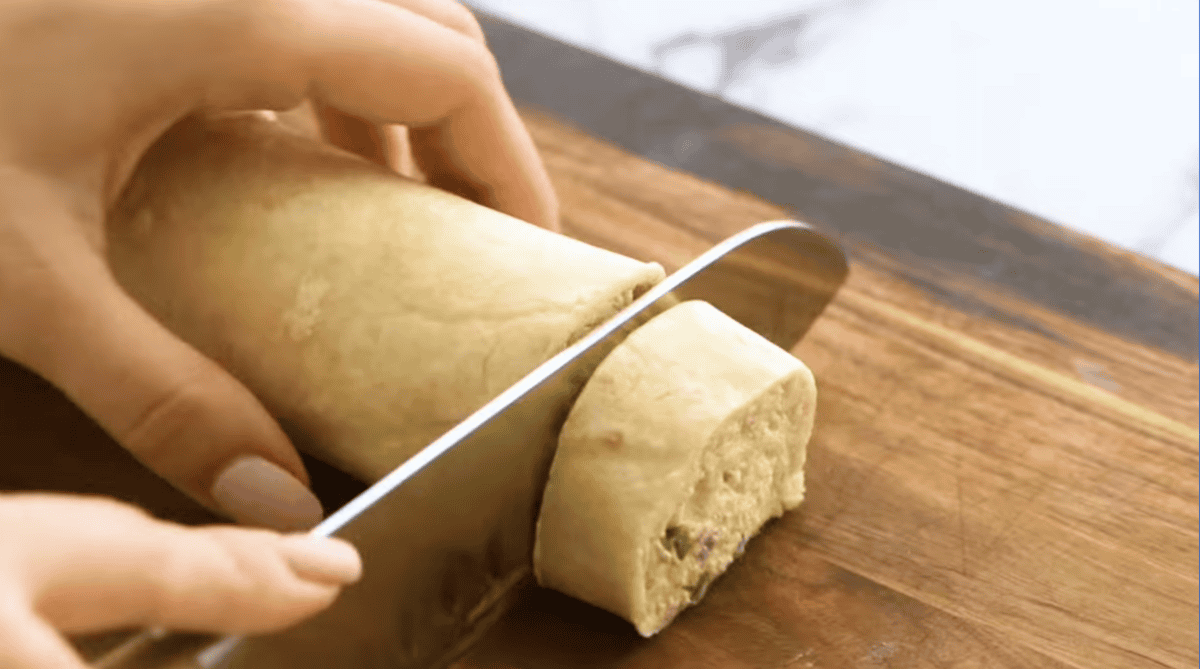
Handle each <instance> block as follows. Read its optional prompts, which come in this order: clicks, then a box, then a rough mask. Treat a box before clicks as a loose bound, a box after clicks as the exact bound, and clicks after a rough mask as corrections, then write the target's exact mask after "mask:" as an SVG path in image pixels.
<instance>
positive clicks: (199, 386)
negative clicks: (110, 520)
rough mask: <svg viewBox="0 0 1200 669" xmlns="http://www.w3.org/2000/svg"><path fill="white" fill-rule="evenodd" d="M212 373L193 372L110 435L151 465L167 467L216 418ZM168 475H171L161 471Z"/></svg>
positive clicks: (156, 397)
mask: <svg viewBox="0 0 1200 669" xmlns="http://www.w3.org/2000/svg"><path fill="white" fill-rule="evenodd" d="M213 386H214V378H213V375H212V374H211V373H206V372H196V373H194V374H192V375H190V376H188V377H185V378H184V379H183V380H181V381H178V382H176V383H174V384H173V385H171V386H170V387H169V388H167V389H166V390H164V391H161V392H160V393H159V394H158V395H157V396H155V397H154V398H153V399H151V400H150V401H149V402H147V403H146V404H145V405H143V409H142V411H141V412H140V413H139V414H138V415H136V416H134V417H133V419H132V420H131V421H130V422H129V423H128V424H127V425H126V426H125V427H124V428H123V429H118V430H117V433H116V434H114V435H113V436H114V437H115V438H116V439H117V441H119V442H120V443H122V444H124V445H125V447H126V448H128V449H129V450H130V451H132V452H133V453H134V454H135V455H136V456H137V457H138V458H139V459H141V460H143V461H144V462H146V463H147V464H150V465H151V466H155V467H156V468H159V469H160V471H162V469H164V468H169V466H170V464H171V463H170V461H171V456H173V455H177V454H179V453H184V452H186V451H187V450H190V451H192V452H200V451H201V449H198V448H191V449H188V448H186V447H187V446H195V444H188V443H186V442H194V441H196V439H197V438H198V437H200V438H203V437H201V435H204V433H205V430H206V428H207V427H208V426H209V425H210V424H211V423H212V421H213V419H215V417H216V416H217V415H218V411H219V400H218V399H217V398H216V397H214V395H215V393H214V388H213ZM162 473H167V474H169V473H170V472H162Z"/></svg>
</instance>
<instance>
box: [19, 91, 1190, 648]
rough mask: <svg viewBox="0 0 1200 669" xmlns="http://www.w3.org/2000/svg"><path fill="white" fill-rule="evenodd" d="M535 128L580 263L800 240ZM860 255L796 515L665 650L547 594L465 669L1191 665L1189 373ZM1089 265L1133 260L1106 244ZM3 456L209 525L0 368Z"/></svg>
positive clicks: (24, 481) (772, 532)
mask: <svg viewBox="0 0 1200 669" xmlns="http://www.w3.org/2000/svg"><path fill="white" fill-rule="evenodd" d="M527 120H528V121H529V123H530V126H531V128H532V130H533V131H534V134H535V138H536V140H537V142H538V144H539V147H540V148H541V150H542V152H543V155H544V156H545V157H546V160H547V162H548V165H549V167H550V170H551V173H552V175H553V178H554V180H555V184H556V187H557V188H558V191H559V194H560V197H561V198H562V201H563V209H564V219H565V220H564V224H565V228H566V231H567V232H568V233H569V234H571V235H573V236H576V237H578V238H580V239H583V240H585V241H589V242H591V243H594V244H597V245H599V246H604V247H606V248H610V249H613V250H616V251H619V252H622V253H625V254H627V255H631V256H634V257H637V258H640V259H644V260H655V261H659V262H662V263H663V264H664V265H665V266H667V267H668V268H675V267H678V266H679V265H681V264H683V263H684V262H686V261H688V260H690V259H691V258H693V257H694V256H695V255H697V254H698V253H700V252H701V251H703V250H705V249H707V248H708V247H709V246H711V245H712V244H713V243H714V242H715V241H718V240H719V239H722V238H724V237H726V236H728V235H730V234H732V233H734V232H736V231H738V230H740V229H742V228H745V227H746V226H748V225H751V224H753V223H757V222H760V221H762V220H768V219H774V218H780V217H786V214H785V212H783V211H782V210H781V209H780V208H778V207H776V206H774V205H772V204H769V203H767V202H764V201H762V200H760V199H757V198H756V197H754V196H752V195H749V194H747V193H740V192H734V191H731V190H729V189H727V188H725V187H722V186H719V185H716V184H713V183H709V182H705V181H703V180H701V179H698V178H696V177H693V176H689V175H687V174H683V173H680V172H676V171H673V170H669V169H666V168H664V167H662V166H661V165H656V164H654V163H651V162H649V161H647V160H644V159H642V158H639V157H636V156H633V155H630V154H628V153H626V152H625V151H623V150H620V149H617V148H615V147H613V146H611V145H609V144H606V143H604V142H600V141H597V140H595V139H593V138H591V137H589V136H588V135H587V134H585V133H582V132H579V131H576V130H574V129H572V128H570V127H567V126H565V125H563V124H561V123H559V122H557V121H554V120H552V119H550V118H548V117H545V116H540V115H537V114H533V113H530V114H527ZM830 232H831V234H835V235H836V231H835V230H830ZM843 241H845V242H846V244H847V246H848V248H849V250H850V251H851V254H852V256H853V263H852V264H853V268H852V271H851V276H850V279H849V281H848V283H847V285H846V286H844V287H843V289H842V291H841V293H840V294H839V295H838V297H837V298H836V299H835V301H834V302H833V304H832V305H831V306H830V307H829V308H828V309H827V311H826V313H825V314H824V315H823V316H822V318H821V320H820V321H819V322H818V324H817V325H816V326H815V327H814V329H813V330H812V331H811V332H810V334H809V335H808V336H807V337H806V339H805V340H804V342H803V343H802V344H801V345H800V346H799V347H798V348H797V350H796V353H797V355H799V356H800V357H801V358H803V359H804V360H805V361H806V362H807V363H808V364H809V366H810V367H811V368H812V369H813V370H814V372H815V373H816V375H817V379H818V384H819V387H820V393H821V394H820V404H819V410H818V423H817V428H816V432H815V436H814V439H813V443H812V445H811V446H810V456H809V457H810V461H809V468H808V471H809V497H808V499H807V500H806V502H805V504H804V505H803V506H802V507H801V509H800V511H799V512H797V513H791V514H788V515H786V516H785V517H784V518H782V519H780V520H778V521H776V522H774V523H772V524H771V525H770V526H769V527H768V529H767V530H766V531H765V532H764V533H763V534H762V535H761V536H760V537H758V538H757V539H756V540H755V541H753V542H752V543H751V544H750V545H749V547H748V550H747V553H746V556H745V558H744V559H743V560H742V561H740V562H739V563H737V564H736V565H735V566H734V568H733V569H732V570H731V571H730V572H729V573H728V574H727V575H726V576H725V577H723V578H721V579H720V580H718V582H717V583H716V584H715V585H714V586H713V588H712V590H710V593H709V595H708V597H707V598H706V599H705V600H704V602H702V603H701V605H699V606H698V607H696V608H695V609H693V610H690V611H689V612H687V613H686V614H685V615H684V616H683V617H681V619H680V620H678V621H677V623H676V624H674V625H672V626H671V627H670V628H668V629H667V630H666V631H665V632H664V633H662V634H661V635H659V636H658V637H655V638H653V639H650V640H643V639H640V638H639V637H637V636H636V634H634V633H633V632H632V629H631V628H630V627H629V626H627V625H625V624H624V623H622V622H621V621H619V620H616V619H614V618H613V617H612V616H609V615H607V614H604V613H602V612H599V611H597V610H595V609H593V608H591V607H588V606H586V605H583V604H581V603H578V602H574V601H572V600H569V599H567V598H565V597H562V596H559V595H556V594H555V593H551V592H547V591H543V590H538V589H532V590H531V591H530V592H529V593H528V594H527V596H526V598H525V600H524V601H523V602H522V603H521V604H520V605H519V606H518V608H517V609H516V610H514V611H513V612H512V614H510V615H509V616H508V617H507V618H506V619H505V620H504V621H503V622H502V623H501V624H500V625H499V626H498V627H497V628H496V629H495V630H493V632H492V634H490V635H489V636H488V637H487V638H486V639H485V640H484V642H483V643H482V644H481V645H480V646H479V647H478V648H477V649H476V651H475V652H474V653H473V655H472V656H470V657H469V658H467V659H465V660H463V661H462V662H460V664H459V665H458V666H459V667H460V669H481V668H484V667H505V668H508V669H549V668H552V667H554V668H557V667H597V668H598V667H735V668H736V667H747V668H749V667H779V668H787V669H799V668H803V667H813V668H815V667H821V668H824V669H831V668H832V669H840V668H843V667H845V668H849V667H871V666H887V667H906V668H907V667H950V666H954V667H960V666H962V667H989V668H991V667H995V668H1005V669H1008V668H1014V669H1015V668H1025V667H1029V668H1033V667H1050V668H1052V669H1058V668H1065V667H1074V668H1079V669H1097V668H1100V669H1103V668H1117V667H1172V668H1174V667H1189V666H1191V667H1194V666H1195V665H1196V662H1197V659H1198V658H1197V639H1196V626H1197V613H1196V611H1197V567H1198V564H1197V433H1196V422H1197V391H1196V385H1197V366H1196V364H1195V362H1194V358H1193V359H1185V357H1182V356H1179V355H1175V354H1173V353H1171V352H1170V351H1169V350H1164V349H1158V348H1147V347H1144V346H1143V345H1141V344H1138V343H1134V341H1132V340H1131V339H1129V338H1128V337H1126V336H1123V335H1117V334H1113V333H1112V332H1111V331H1108V330H1106V329H1102V328H1098V327H1097V326H1096V325H1095V323H1094V322H1093V321H1087V320H1080V319H1076V318H1074V317H1072V316H1071V315H1068V314H1065V313H1063V312H1062V311H1060V310H1056V309H1053V308H1050V307H1047V306H1046V305H1045V304H1043V303H1040V302H1037V301H1035V300H1030V299H1029V298H1028V296H1027V295H1024V294H1021V293H1020V292H1017V291H1013V290H1010V289H1009V288H1007V287H1006V286H1005V285H1004V284H1002V283H1001V284H997V283H995V282H991V281H988V280H986V279H985V278H981V277H980V276H978V275H977V274H974V273H972V272H970V271H964V272H954V271H949V270H947V269H946V268H944V267H930V266H928V265H925V264H923V263H920V262H914V261H913V259H912V257H911V256H907V255H905V254H901V253H890V252H888V251H887V250H886V249H881V248H880V247H879V246H877V245H870V244H863V243H860V242H859V241H855V240H854V239H852V238H849V237H844V238H843ZM1088 252H1089V253H1094V254H1102V255H1103V254H1106V253H1107V254H1109V255H1106V256H1104V258H1103V260H1104V262H1105V263H1110V264H1113V265H1114V266H1124V265H1127V264H1129V263H1131V262H1133V261H1132V260H1130V259H1129V258H1127V257H1126V256H1125V255H1123V254H1122V253H1120V252H1116V251H1111V253H1110V251H1109V250H1107V249H1106V247H1103V246H1102V245H1099V244H1098V243H1092V244H1091V245H1090V246H1089V248H1088ZM1138 262H1139V263H1140V264H1139V265H1138V268H1137V271H1139V272H1142V273H1143V274H1146V273H1149V274H1154V273H1156V272H1157V273H1158V274H1159V275H1161V281H1162V283H1163V285H1164V286H1167V285H1169V286H1170V290H1175V291H1177V290H1190V291H1192V293H1193V294H1194V293H1195V283H1194V282H1191V283H1189V282H1188V281H1185V280H1181V279H1180V278H1179V277H1178V275H1177V274H1175V273H1173V272H1171V271H1170V270H1167V269H1165V268H1162V267H1161V266H1157V265H1155V264H1153V263H1144V262H1142V261H1138ZM1164 290H1165V289H1164ZM964 294H969V295H971V297H972V299H971V300H969V301H966V302H964V301H963V300H961V299H958V298H957V297H955V296H961V295H964ZM939 295H941V296H946V297H945V299H941V298H939ZM0 439H3V441H5V442H7V443H9V444H11V445H12V446H11V447H10V448H9V449H7V450H6V454H5V465H4V467H2V468H0V489H30V488H38V489H60V490H75V491H86V492H93V493H104V494H114V495H117V496H121V497H123V498H125V499H129V500H131V501H135V502H137V503H139V504H141V505H143V506H145V507H147V508H149V509H151V510H152V511H154V512H156V513H158V514H159V515H162V516H164V517H169V518H174V519H178V520H181V521H184V522H204V521H206V520H209V519H211V516H208V515H207V514H206V513H205V512H203V511H202V510H200V509H199V508H198V507H196V506H195V505H194V504H193V503H191V502H190V501H188V500H187V499H186V498H184V497H182V496H181V495H179V494H178V493H176V492H174V491H173V490H171V489H170V488H169V487H168V486H166V484H165V483H163V482H161V481H159V480H158V479H157V478H155V477H154V476H153V475H151V474H149V473H147V472H146V471H145V470H144V469H142V468H140V467H139V466H138V465H137V464H136V462H134V461H133V460H132V458H129V457H128V456H127V455H125V454H124V453H123V452H122V451H120V450H119V449H118V448H117V447H116V446H115V445H113V444H112V443H111V441H109V440H107V438H106V437H104V435H103V434H102V433H101V432H100V431H99V430H98V428H96V427H95V426H94V425H93V424H92V423H91V422H90V421H88V420H86V419H85V418H84V417H83V416H82V415H81V414H80V413H79V412H78V411H77V410H75V409H74V408H73V407H71V406H70V405H69V404H68V403H66V401H65V400H64V399H63V398H62V397H61V396H59V395H58V394H57V393H56V392H55V391H53V389H51V388H49V387H48V386H47V385H46V384H44V383H42V382H41V381H39V380H37V379H36V378H34V377H32V375H30V374H28V373H27V372H25V371H23V370H20V369H19V368H17V367H16V366H15V365H11V364H9V363H3V362H0Z"/></svg>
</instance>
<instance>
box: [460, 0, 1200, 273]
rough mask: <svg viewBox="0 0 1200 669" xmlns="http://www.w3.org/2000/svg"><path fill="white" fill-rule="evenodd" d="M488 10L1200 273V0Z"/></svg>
mask: <svg viewBox="0 0 1200 669" xmlns="http://www.w3.org/2000/svg"><path fill="white" fill-rule="evenodd" d="M469 4H470V5H471V6H472V7H474V8H476V9H478V10H482V11H484V12H486V13H488V14H491V15H494V16H497V17H500V18H503V19H505V20H509V21H512V22H514V23H516V24H518V25H521V26H524V27H526V28H529V29H531V30H534V31H537V32H540V33H542V34H544V35H547V36H549V37H553V38H555V39H558V40H561V41H563V42H566V43H569V44H572V45H574V46H577V47H579V48H582V49H585V50H588V51H592V52H595V53H598V54H600V55H603V56H606V57H608V58H612V59H613V60H616V61H618V62H621V63H623V64H625V65H628V66H631V67H634V68H637V69H640V70H643V71H646V72H652V73H655V74H658V75H659V76H662V77H664V78H666V79H669V80H672V81H675V82H677V83H680V84H683V85H685V86H687V87H689V88H692V89H694V90H698V91H702V92H704V93H706V94H709V95H712V96H715V97H719V98H721V99H723V100H725V101H727V102H729V103H732V104H734V105H737V106H741V107H744V108H746V109H749V110H752V111H755V112H758V113H761V114H763V115H765V116H768V117H771V118H774V119H777V120H779V121H782V122H784V123H786V124H788V125H791V126H794V127H797V128H800V129H803V130H806V131H809V132H813V133H816V134H818V135H822V136H824V137H827V138H829V139H831V140H833V141H836V142H839V143H843V144H846V145H849V146H852V147H855V148H858V149H860V150H863V151H865V152H867V153H870V154H872V155H875V156H878V157H881V158H884V159H886V160H889V161H891V162H894V163H897V164H899V165H902V166H904V167H906V168H908V169H911V170H914V171H918V172H923V173H925V174H928V175H930V176H933V177H935V178H937V179H939V180H942V181H945V182H948V183H950V184H954V185H957V186H960V187H963V188H966V189H968V190H970V191H973V192H975V193H978V194H980V195H984V196H986V197H988V198H992V199H995V200H997V201H999V202H1002V203H1004V204H1006V205H1010V206H1012V207H1016V208H1019V209H1022V210H1024V211H1027V212H1030V213H1032V214H1034V215H1036V216H1039V217H1041V218H1044V219H1047V220H1050V221H1053V222H1055V223H1058V224H1060V225H1063V226H1065V227H1067V228H1071V229H1074V230H1077V231H1081V232H1085V233H1087V234H1090V235H1092V236H1094V237H1097V238H1099V239H1102V240H1105V241H1107V242H1110V243H1113V244H1115V245H1118V246H1120V247H1123V248H1126V249H1130V250H1133V251H1136V252H1139V253H1142V254H1144V255H1147V256H1152V257H1156V258H1158V259H1160V260H1162V261H1164V262H1166V263H1169V264H1171V265H1174V266H1176V267H1179V268H1181V269H1183V270H1185V271H1188V272H1190V273H1192V274H1196V273H1197V262H1198V261H1197V245H1198V242H1197V205H1198V200H1200V198H1198V188H1200V186H1198V173H1200V166H1198V163H1197V149H1198V146H1200V131H1198V127H1200V106H1198V102H1197V100H1198V99H1200V84H1198V77H1200V74H1198V72H1200V68H1198V65H1197V63H1198V51H1200V46H1198V39H1200V38H1198V35H1200V30H1198V27H1197V26H1198V24H1200V7H1198V4H1197V3H1196V2H1194V1H1192V0H1172V1H1167V0H1161V1H1151V0H1144V1H1139V2H1127V1H1120V0H1049V1H1047V0H1010V1H1009V2H1006V3H982V2H961V0H824V1H819V0H739V1H738V2H731V1H729V0H604V1H601V0H472V1H471V2H470V3H469Z"/></svg>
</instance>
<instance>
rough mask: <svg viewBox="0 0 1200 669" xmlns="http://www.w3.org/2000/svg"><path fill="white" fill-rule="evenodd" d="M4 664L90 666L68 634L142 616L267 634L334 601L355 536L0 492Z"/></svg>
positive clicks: (196, 628) (351, 567)
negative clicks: (166, 517)
mask: <svg viewBox="0 0 1200 669" xmlns="http://www.w3.org/2000/svg"><path fill="white" fill-rule="evenodd" d="M0 536H3V537H4V541H3V542H0V667H4V668H5V669H42V668H44V667H55V668H56V669H84V667H85V665H84V663H83V660H82V659H80V658H79V656H78V655H77V654H76V653H75V652H74V650H72V649H71V647H70V646H69V645H68V644H67V642H66V641H65V640H64V638H63V637H62V636H61V635H62V634H84V633H90V632H99V631H104V630H111V629H123V628H129V627H134V626H139V627H145V626H149V627H163V628H167V629H172V630H178V631H188V632H219V633H229V634H261V633H266V632H271V631H275V630H278V629H282V628H284V627H287V626H289V625H292V624H294V623H296V622H298V621H300V620H302V619H303V618H306V617H308V616H310V615H312V614H314V613H316V612H317V611H319V610H321V609H323V608H325V607H326V606H328V605H329V604H330V603H331V602H332V601H333V600H334V598H335V597H336V596H337V594H338V592H339V590H340V589H341V587H342V586H343V585H346V584H349V583H352V582H354V581H356V580H358V577H359V575H360V572H361V569H362V565H361V563H360V562H359V558H358V554H357V553H356V552H355V551H354V548H353V547H351V546H350V544H348V543H346V542H344V541H341V540H337V539H320V538H316V537H310V536H307V535H280V534H276V533H275V532H271V531H269V530H258V529H249V528H239V527H219V526H216V527H206V528H189V527H184V526H182V525H174V524H171V523H165V522H162V521H158V520H155V519H153V518H151V517H150V516H148V515H146V514H145V513H143V512H142V511H140V510H139V509H137V508H136V507H132V506H129V505H126V504H122V503H118V502H115V501H112V500H107V499H104V498H87V497H71V496H66V495H35V494H21V495H0Z"/></svg>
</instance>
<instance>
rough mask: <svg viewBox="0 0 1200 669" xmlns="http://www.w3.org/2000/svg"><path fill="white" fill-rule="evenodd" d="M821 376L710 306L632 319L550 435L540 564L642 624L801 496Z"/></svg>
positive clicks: (550, 582)
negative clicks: (637, 322) (552, 447)
mask: <svg viewBox="0 0 1200 669" xmlns="http://www.w3.org/2000/svg"><path fill="white" fill-rule="evenodd" d="M815 406H816V385H815V383H814V380H813V376H812V373H811V372H809V370H808V368H807V367H805V366H804V364H803V363H801V362H800V361H799V360H797V359H796V358H795V357H793V356H792V355H790V354H789V353H787V352H786V351H784V350H782V349H780V348H778V347H777V346H775V345H774V344H772V343H770V342H769V341H767V340H766V339H763V338H762V337H760V336H759V335H757V334H756V333H754V332H753V331H751V330H749V329H748V328H746V327H744V326H742V325H741V324H739V323H738V322H736V321H734V320H733V319H731V318H729V317H728V316H726V315H724V314H723V313H721V312H720V311H718V310H717V309H715V308H714V307H712V306H711V305H709V304H707V303H705V302H697V301H692V302H685V303H683V304H681V305H679V306H676V307H673V308H671V309H670V310H668V311H666V312H665V313H663V314H661V315H659V316H657V317H655V318H654V319H652V320H651V321H649V322H648V323H647V324H645V325H643V326H642V327H641V328H639V329H638V330H636V331H634V332H633V333H632V334H631V335H630V336H629V337H628V338H627V339H626V340H625V341H624V342H623V343H621V344H620V345H619V346H618V347H617V348H616V349H614V350H613V352H612V353H610V354H609V356H608V357H607V358H605V360H604V361H603V362H602V363H601V364H600V366H599V368H598V369H597V370H596V372H595V374H594V375H593V376H592V377H591V379H590V380H589V381H588V383H587V385H586V386H585V387H584V390H583V392H582V394H581V395H580V396H579V398H578V400H577V401H576V402H575V404H574V406H573V407H572V409H571V412H570V414H569V416H568V418H567V421H566V424H565V425H564V427H563V430H562V432H561V434H560V437H559V447H558V451H557V453H556V454H555V457H554V462H553V464H552V466H551V471H550V481H549V484H548V485H547V487H546V491H545V494H544V497H543V500H542V508H541V514H540V517H539V519H538V527H537V535H536V543H535V545H534V554H533V555H534V573H535V574H536V576H537V578H538V581H539V582H540V583H541V584H542V585H544V586H547V587H551V588H554V589H557V590H560V591H562V592H564V593H566V594H569V595H571V596H574V597H577V598H579V599H583V600H585V601H587V602H589V603H592V604H594V605H596V606H599V607H601V608H604V609H607V610H609V611H611V612H613V613H616V614H617V615H620V616H622V617H624V618H626V619H627V620H629V621H631V622H632V623H633V624H634V626H635V627H636V628H637V630H638V632H640V633H641V634H643V635H645V636H649V635H652V634H654V633H656V632H657V631H659V630H660V629H662V628H663V627H664V626H665V625H667V624H668V623H669V622H670V621H671V620H672V619H673V618H674V617H675V616H676V615H677V614H678V613H679V611H680V610H682V609H683V608H684V607H686V606H688V605H689V604H691V603H694V602H696V601H698V600H699V599H700V597H702V596H703V594H704V592H705V590H706V589H707V587H708V585H709V584H710V583H711V582H712V581H713V579H714V578H716V577H717V576H718V575H720V574H721V573H722V572H723V571H724V570H725V569H726V568H727V567H728V566H729V564H730V563H731V562H732V561H733V560H734V559H735V557H736V556H737V555H738V554H740V553H741V550H742V548H743V546H744V545H745V541H746V540H747V539H748V538H749V537H751V536H753V535H754V534H755V533H757V532H758V530H759V529H760V528H761V527H762V525H763V524H764V523H765V522H766V521H767V520H769V519H770V518H772V517H775V516H779V515H781V514H782V513H783V512H784V511H785V510H787V509H791V508H793V507H795V506H797V505H798V504H800V502H801V500H802V499H803V497H804V472H803V469H804V460H805V449H806V445H807V443H808V439H809V436H810V434H811V432H812V425H813V415H814V411H815Z"/></svg>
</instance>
